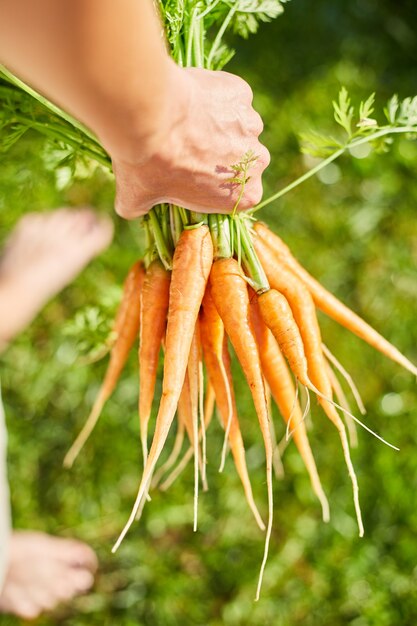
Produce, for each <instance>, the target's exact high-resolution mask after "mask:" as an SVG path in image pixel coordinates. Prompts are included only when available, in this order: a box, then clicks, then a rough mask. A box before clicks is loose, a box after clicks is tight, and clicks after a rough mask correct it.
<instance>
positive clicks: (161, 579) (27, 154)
mask: <svg viewBox="0 0 417 626" xmlns="http://www.w3.org/2000/svg"><path fill="white" fill-rule="evenodd" d="M358 6H359V5H358ZM358 6H357V5H356V4H354V3H351V5H349V6H348V7H343V5H342V4H340V5H338V4H335V3H332V2H330V1H329V0H319V1H318V2H317V3H315V7H314V10H312V9H311V6H310V4H309V3H307V2H306V1H305V0H293V2H292V3H289V4H288V5H287V7H286V12H285V14H284V16H283V17H282V18H280V20H278V21H277V22H276V23H275V24H269V25H265V26H263V27H262V29H261V31H260V34H259V35H258V36H257V37H255V38H253V39H252V40H248V42H243V43H242V42H239V43H237V42H236V43H237V45H238V46H239V47H238V53H237V56H236V59H235V60H234V61H233V64H232V65H231V66H230V68H229V69H230V70H231V71H236V72H238V73H240V74H241V75H242V76H244V77H245V78H247V79H248V80H249V82H251V83H252V85H253V86H254V89H255V104H256V106H257V108H258V109H259V110H260V112H261V113H262V115H263V117H264V120H265V123H266V130H265V133H264V141H265V143H266V144H267V145H268V147H269V148H270V150H271V153H272V163H271V166H270V168H269V170H268V172H267V174H266V176H265V180H266V194H269V193H273V192H274V191H275V190H276V189H278V188H279V187H281V186H283V185H284V184H286V183H287V182H289V181H290V180H291V179H292V178H294V177H296V176H298V175H300V174H301V173H302V172H303V171H304V170H305V168H306V163H305V161H304V160H303V158H302V157H301V156H300V154H299V148H298V144H297V140H296V134H297V132H298V131H300V130H306V129H309V128H311V127H314V128H317V129H319V130H326V129H327V126H328V124H329V121H330V116H331V100H332V99H334V98H335V97H336V96H337V93H338V91H339V88H340V85H341V84H345V85H346V86H347V88H348V89H349V91H350V92H351V93H352V95H353V97H354V98H356V99H357V100H358V101H359V100H360V99H363V98H364V97H367V95H369V93H370V92H371V91H376V93H377V95H378V99H379V101H380V102H384V101H385V100H386V99H387V98H388V97H389V96H390V95H392V93H394V92H397V93H398V94H399V96H400V97H405V96H407V95H413V92H412V90H413V88H415V85H414V76H415V63H414V59H415V58H416V48H417V43H416V37H415V34H414V32H413V31H411V30H410V29H411V26H410V25H411V24H412V23H413V22H412V16H413V12H414V13H415V9H414V7H413V5H412V3H411V2H409V3H407V2H405V3H401V6H398V7H397V6H396V7H393V6H392V5H391V3H388V2H382V3H378V4H376V3H373V2H371V0H368V1H365V2H364V3H361V10H360V11H359V8H358ZM43 151H44V148H43V144H42V140H41V139H39V138H37V137H36V136H35V135H28V136H27V138H26V139H24V140H22V142H21V143H20V144H17V145H16V146H15V148H14V149H13V152H11V153H10V154H9V155H7V157H5V156H3V155H2V157H1V168H0V223H1V239H2V240H4V238H5V236H6V233H7V232H8V231H9V230H10V229H11V228H12V226H13V224H14V223H15V222H16V221H17V220H18V218H19V217H20V216H22V215H23V214H24V213H25V212H26V211H28V210H39V209H44V208H53V207H56V206H61V205H63V204H71V205H77V204H86V203H92V204H94V205H95V206H97V207H98V208H99V209H100V210H104V211H108V212H110V211H111V206H112V194H113V186H112V181H111V180H109V179H108V178H106V177H104V176H103V175H102V174H101V173H100V171H96V172H95V173H94V174H93V176H92V178H91V179H86V178H83V177H80V178H79V180H75V181H74V182H73V183H71V184H70V185H68V186H66V187H64V188H57V186H56V180H55V173H54V172H53V171H51V170H48V169H46V167H45V159H44V158H41V155H42V154H43ZM416 162H417V143H416V142H414V143H413V142H407V141H406V140H405V139H401V140H399V141H398V142H397V143H396V144H395V146H394V148H393V149H392V151H391V152H390V153H389V154H387V155H374V156H371V157H370V158H369V159H354V158H349V157H343V158H342V160H341V161H340V162H338V163H337V170H335V171H334V172H333V174H334V176H335V177H336V178H338V180H337V182H334V183H333V184H324V183H323V182H321V181H320V180H317V179H314V180H310V181H309V182H307V183H306V184H305V185H304V186H302V187H299V188H298V189H297V190H296V191H294V192H292V193H291V194H288V195H287V196H285V198H283V199H282V200H281V201H279V202H278V203H276V204H275V205H274V206H272V207H270V208H268V209H266V210H265V211H264V212H263V213H262V216H263V217H264V219H265V220H267V221H268V222H269V223H270V224H272V225H273V226H274V228H275V229H276V230H277V231H278V232H280V234H281V235H282V237H283V238H284V239H285V240H286V241H287V243H288V244H289V245H290V246H291V248H292V249H293V252H294V253H295V254H296V255H297V256H298V257H299V259H300V260H301V261H302V262H303V263H304V265H305V266H306V267H307V268H308V269H309V270H310V271H311V272H312V273H313V274H314V275H316V276H317V277H318V278H319V279H320V280H321V281H322V282H323V284H325V285H326V286H327V287H329V288H330V289H331V290H332V291H333V292H334V293H335V294H336V295H338V296H339V297H340V298H341V299H343V300H344V301H345V302H346V303H347V304H349V305H350V306H352V308H354V310H355V311H357V312H358V313H359V314H360V315H362V316H363V317H364V318H365V319H366V320H367V321H369V322H370V323H371V324H372V325H374V326H375V328H376V329H378V330H379V331H381V332H382V333H383V334H384V335H385V336H386V337H387V338H388V339H390V340H391V341H392V342H393V343H394V344H395V345H397V346H398V347H399V348H400V349H401V350H402V351H403V352H404V353H405V354H406V355H407V356H408V357H409V358H411V359H412V360H413V359H414V362H416V361H417V350H416V345H417V325H416V323H415V319H416V295H417V272H416V261H417V220H416V206H417V185H416V183H415V167H416ZM115 223H116V235H115V240H114V243H113V245H112V246H111V248H110V249H109V250H108V251H107V252H106V253H105V254H103V255H102V256H101V257H100V258H99V259H97V260H95V261H94V262H93V263H92V264H91V265H90V267H89V268H88V269H87V270H86V271H85V272H84V273H83V275H82V276H80V277H79V278H78V279H77V280H76V281H75V283H74V284H73V285H71V286H70V287H68V288H67V289H66V290H65V291H64V292H63V293H62V294H61V295H60V296H59V297H58V298H56V299H55V300H54V301H53V302H52V303H50V304H49V305H48V306H47V308H46V309H45V310H44V311H43V313H42V314H41V315H40V316H39V318H38V319H37V320H36V322H35V323H34V324H33V325H32V327H31V328H30V329H29V330H28V331H27V332H26V333H25V334H24V335H22V336H21V337H20V338H19V339H18V340H17V341H16V342H15V344H14V345H13V346H12V347H11V348H10V349H9V350H8V352H7V353H6V354H5V355H4V356H3V359H2V368H1V369H2V386H3V390H4V397H5V406H6V412H7V417H8V425H9V434H10V481H11V485H12V501H13V510H14V518H15V524H16V526H18V527H25V528H39V529H43V530H45V531H48V532H52V533H59V534H61V535H65V536H73V535H75V536H78V537H80V538H82V539H84V540H86V541H88V542H90V543H91V544H92V545H93V547H94V548H95V549H97V551H98V553H99V556H100V560H101V570H100V574H99V577H98V580H97V585H96V588H95V590H94V592H93V593H92V594H90V595H88V596H85V597H83V598H80V599H78V600H77V601H76V602H74V603H73V604H72V605H71V606H70V607H63V608H62V609H60V610H58V611H57V612H56V613H54V615H52V616H51V617H44V618H42V619H41V620H40V621H39V623H40V624H42V626H51V625H52V624H60V625H61V624H62V625H63V626H84V625H87V624H88V625H89V626H91V625H92V626H95V625H97V626H98V625H100V626H103V625H104V626H107V625H109V626H110V625H111V626H113V625H114V624H118V625H119V624H120V625H121V626H133V625H134V626H137V625H142V624H143V625H152V626H171V625H173V626H174V625H175V626H176V625H180V624H181V625H183V624H185V625H188V624H189V625H193V626H194V625H198V626H200V625H201V626H206V625H210V626H220V625H222V626H223V625H226V626H246V625H249V624H250V625H251V626H264V625H265V624H267V625H273V626H275V625H278V626H298V625H299V624H300V625H301V624H302V625H303V626H319V625H320V626H321V625H322V624H326V625H327V624H332V625H335V626H336V625H337V626H338V625H339V624H340V625H344V624H350V625H352V626H369V625H375V626H376V625H377V626H392V625H393V624H413V623H416V622H417V608H416V607H417V592H416V589H417V584H416V583H417V568H416V563H417V543H416V541H415V529H416V527H417V516H416V510H417V507H416V498H415V493H416V483H417V455H416V454H415V447H416V444H417V435H416V432H417V430H416V427H415V426H416V419H417V411H416V406H417V394H416V387H415V380H414V379H413V378H412V376H411V375H408V374H407V373H405V372H402V371H401V370H400V369H399V367H398V366H396V365H395V364H393V363H390V362H388V361H387V360H386V359H384V358H383V357H382V356H380V355H379V354H377V353H376V352H374V351H373V350H372V349H371V348H369V347H368V346H366V345H365V344H363V343H362V342H361V341H360V340H358V339H356V338H354V337H352V336H351V335H349V333H347V332H346V331H344V330H343V329H340V328H338V327H337V326H336V325H335V324H334V323H333V322H330V321H328V320H327V319H325V318H324V317H321V318H320V321H321V324H322V328H323V334H324V337H325V341H326V343H327V344H328V345H329V346H330V347H331V348H332V350H333V352H334V353H335V354H336V355H337V356H338V357H339V358H340V360H341V361H342V362H343V363H344V365H345V366H346V367H347V368H348V369H349V371H350V372H351V373H352V375H353V376H354V378H355V380H356V381H357V383H358V386H359V388H360V390H361V392H362V394H363V397H364V400H365V403H366V405H367V408H368V415H367V417H366V420H367V423H368V424H369V425H370V427H371V428H373V429H375V430H377V431H378V432H379V433H381V434H382V435H383V436H384V437H385V438H386V439H388V440H389V441H390V442H392V443H394V444H396V445H398V446H399V447H400V448H401V450H400V452H394V451H393V450H391V449H389V448H387V447H385V446H383V445H382V444H381V443H380V442H378V441H377V440H375V439H374V438H372V437H371V436H370V435H368V434H367V433H365V432H363V431H361V432H360V433H359V448H358V449H357V450H354V451H353V453H352V456H353V461H354V464H355V467H356V470H357V474H358V480H359V484H360V498H361V503H362V508H363V513H364V523H365V537H364V538H363V539H362V540H361V539H359V538H358V536H357V529H356V523H355V519H354V511H353V505H352V497H351V487H350V482H349V480H348V477H347V473H346V470H345V466H344V463H343V459H342V454H341V451H340V445H339V441H338V437H337V434H336V431H335V430H334V429H333V428H332V427H331V426H330V425H329V424H328V423H327V422H326V420H325V418H324V417H323V415H322V413H321V412H320V410H319V409H318V408H317V407H316V406H314V407H313V420H312V422H313V428H312V430H311V431H310V437H311V442H312V446H313V449H314V452H315V454H316V458H317V463H318V466H319V469H320V473H321V476H322V481H323V484H324V487H325V490H326V492H327V494H328V496H329V499H330V506H331V521H330V524H328V525H325V524H323V523H322V521H321V518H320V509H319V505H318V503H317V502H316V501H315V499H314V497H313V495H312V493H311V489H310V485H309V481H308V478H307V476H306V472H305V470H304V468H303V466H302V463H301V461H300V459H299V457H298V455H297V453H296V451H295V449H294V446H293V445H291V446H290V447H289V448H288V450H287V452H286V453H285V456H284V466H285V470H286V476H285V478H284V480H283V481H277V482H276V483H275V521H274V532H273V538H272V542H271V549H270V557H269V561H268V565H267V569H266V573H265V581H264V587H263V593H262V597H261V601H260V602H259V603H257V604H254V602H253V597H254V593H255V588H256V581H257V576H258V570H259V565H260V561H261V558H262V551H263V539H262V535H261V534H260V533H259V532H258V530H257V527H256V525H255V523H254V522H253V520H252V518H251V515H250V513H249V511H248V510H247V507H246V505H245V502H244V498H243V494H242V492H241V487H240V484H239V481H238V478H237V476H236V472H235V470H234V468H233V465H232V462H231V460H230V459H228V461H227V464H226V468H225V471H224V473H223V474H222V475H219V474H218V472H217V466H218V460H219V455H220V450H221V444H222V437H221V432H220V428H219V427H218V425H217V423H216V424H213V428H212V429H211V432H210V433H209V441H208V450H209V466H208V479H209V485H210V490H209V492H208V493H207V494H204V495H202V496H201V498H200V524H199V531H198V532H197V533H193V532H192V506H193V503H192V489H193V476H192V468H191V467H190V468H189V471H188V472H185V473H184V475H183V477H182V478H181V479H180V480H179V481H178V482H177V483H176V484H175V485H174V486H173V488H172V489H171V490H169V491H168V492H167V493H164V494H162V493H156V494H155V496H154V497H153V500H152V502H151V503H149V505H148V506H147V507H146V509H145V513H144V517H143V520H142V522H141V523H140V524H139V525H136V526H135V527H134V528H133V529H132V530H131V532H130V533H129V535H128V537H127V539H126V541H125V543H124V544H123V546H122V548H121V549H120V551H119V553H118V554H117V555H116V556H112V555H111V554H110V549H111V546H112V544H113V542H114V540H115V538H116V537H117V535H118V533H119V531H120V530H121V528H122V526H123V524H124V522H125V520H126V518H127V515H128V514H129V512H130V507H131V505H132V502H133V497H134V494H135V490H136V487H137V482H138V479H139V476H140V467H141V458H140V446H139V436H138V424H137V416H136V402H137V367H136V358H135V355H134V354H132V358H131V361H130V362H129V366H128V368H127V369H126V372H125V374H124V375H123V378H122V380H121V383H120V385H119V387H118V389H117V391H116V393H115V394H114V397H113V398H112V399H111V400H110V401H109V403H108V405H107V407H106V410H105V411H104V414H103V419H102V421H101V423H100V425H99V426H98V428H97V431H96V432H95V434H94V436H93V437H92V439H91V441H90V442H89V443H88V445H87V446H86V449H85V450H84V452H83V453H82V455H81V456H80V458H79V460H78V462H77V464H76V466H75V467H74V469H73V470H72V471H71V472H68V471H64V470H63V469H62V459H63V457H64V454H65V452H66V450H67V449H68V447H69V445H70V443H71V442H72V440H73V437H74V435H75V434H76V432H78V429H79V428H80V426H81V424H82V423H83V420H84V418H85V416H86V415H87V413H88V409H89V407H90V405H91V402H92V398H93V396H94V393H95V391H96V390H97V387H98V385H99V382H100V380H101V376H102V374H103V371H104V366H105V363H104V362H100V363H96V364H93V365H89V366H82V365H80V364H79V362H78V361H77V345H76V341H75V339H74V337H72V336H70V335H68V334H66V333H65V328H67V327H68V323H69V322H68V320H71V319H72V318H74V316H75V314H76V313H77V312H78V311H80V310H81V311H82V310H84V309H85V308H86V307H91V306H95V307H99V308H100V310H103V311H104V312H105V314H106V315H107V313H108V311H110V310H112V307H114V303H115V300H116V297H117V290H115V287H114V286H115V285H120V284H121V282H122V280H123V277H124V274H125V272H126V271H127V268H128V267H129V264H130V263H131V262H132V261H133V260H135V258H136V257H137V256H139V255H140V254H141V253H142V251H143V247H142V246H143V239H142V236H141V235H140V233H139V231H138V228H137V226H136V225H135V224H134V223H127V222H123V221H122V220H119V219H118V218H116V217H115ZM235 373H236V386H237V391H238V393H237V395H238V400H239V410H240V414H241V421H242V429H243V431H244V436H245V443H246V447H247V450H248V462H249V464H250V471H251V475H252V480H253V485H254V490H255V494H256V497H257V501H258V502H259V503H260V506H261V508H262V509H263V511H264V512H265V511H266V494H265V477H264V466H263V448H262V442H261V437H260V434H259V430H258V426H257V423H256V419H255V417H254V414H253V409H252V406H251V400H250V398H249V394H248V391H247V389H246V385H245V383H244V382H243V380H242V377H241V375H240V372H239V368H238V367H237V366H236V368H235ZM275 417H276V424H277V429H278V431H279V433H280V434H281V435H282V434H283V432H284V429H283V427H282V425H280V421H279V416H278V415H276V416H275ZM19 623H20V622H19V620H16V619H12V618H6V617H3V618H0V624H11V625H16V624H19Z"/></svg>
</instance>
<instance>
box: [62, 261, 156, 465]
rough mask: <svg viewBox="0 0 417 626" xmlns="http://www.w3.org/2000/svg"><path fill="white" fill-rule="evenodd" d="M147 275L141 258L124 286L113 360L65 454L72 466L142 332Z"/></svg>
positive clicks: (115, 325)
mask: <svg viewBox="0 0 417 626" xmlns="http://www.w3.org/2000/svg"><path fill="white" fill-rule="evenodd" d="M144 278H145V269H144V267H143V264H142V262H141V261H137V262H136V263H134V265H133V266H132V267H131V268H130V270H129V272H128V274H127V277H126V280H125V282H124V286H123V294H122V300H121V302H120V305H119V309H118V311H117V314H116V319H115V323H114V333H115V339H114V344H113V346H112V349H111V351H110V360H109V364H108V366H107V370H106V374H105V377H104V380H103V383H102V385H101V387H100V391H99V393H98V395H97V398H96V400H95V402H94V404H93V408H92V409H91V413H90V415H89V416H88V418H87V421H86V423H85V425H84V427H83V429H82V430H81V432H80V434H79V435H78V437H77V438H76V440H75V441H74V443H73V444H72V446H71V448H70V449H69V451H68V452H67V454H66V456H65V458H64V466H65V467H71V466H72V464H73V463H74V461H75V459H76V458H77V456H78V454H79V452H80V450H81V449H82V447H83V446H84V444H85V442H86V441H87V439H88V437H89V436H90V434H91V432H92V431H93V429H94V427H95V425H96V424H97V421H98V419H99V417H100V414H101V411H102V410H103V407H104V405H105V403H106V402H107V400H108V399H109V397H110V396H111V394H112V393H113V391H114V388H115V387H116V384H117V381H118V380H119V377H120V374H121V373H122V370H123V368H124V366H125V364H126V361H127V358H128V356H129V352H130V349H131V347H132V345H133V343H134V341H135V339H136V337H137V335H138V331H139V323H140V294H141V290H142V286H143V282H144Z"/></svg>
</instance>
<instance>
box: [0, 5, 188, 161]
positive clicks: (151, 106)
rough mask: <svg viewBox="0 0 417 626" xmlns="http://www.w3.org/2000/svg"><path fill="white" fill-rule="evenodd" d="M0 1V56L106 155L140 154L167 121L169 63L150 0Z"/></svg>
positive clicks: (146, 154)
mask: <svg viewBox="0 0 417 626" xmlns="http://www.w3.org/2000/svg"><path fill="white" fill-rule="evenodd" d="M0 8H1V16H0V60H1V62H2V63H3V64H4V65H6V66H7V67H8V68H9V69H11V70H12V71H14V72H15V73H16V74H17V75H19V76H20V77H21V78H22V79H23V80H26V81H27V82H28V83H29V84H31V85H32V86H33V87H35V88H36V89H38V90H39V91H41V92H42V93H44V94H45V95H46V96H47V97H49V98H50V99H51V100H53V101H54V102H56V103H57V104H58V105H60V106H61V107H62V108H64V109H65V110H67V111H68V112H69V113H71V114H72V115H74V117H76V118H77V119H79V120H81V121H82V122H83V123H84V124H86V126H88V127H89V128H90V129H91V130H92V131H93V132H95V133H96V134H97V135H98V137H99V138H100V140H101V141H102V143H103V144H104V146H105V147H106V148H107V149H108V150H109V151H110V153H111V154H112V156H113V157H115V158H121V159H123V160H126V161H130V160H132V161H134V162H136V163H138V162H140V160H141V159H143V160H146V159H147V158H148V157H149V155H150V154H152V152H153V151H154V150H155V149H156V148H157V146H158V143H159V141H160V140H161V135H162V133H163V132H164V128H165V126H168V123H169V122H168V119H167V118H168V116H169V115H170V111H169V98H168V97H167V96H168V94H169V93H171V92H172V85H171V84H170V83H171V82H172V81H173V80H174V76H175V70H176V68H174V64H173V62H172V61H171V60H170V58H169V56H168V53H167V51H166V48H165V43H164V39H163V34H162V28H161V25H160V22H159V17H158V15H157V11H156V8H155V6H154V4H153V2H152V0H118V2H115V1H114V0H58V1H57V0H36V2H33V0H0ZM138 144H139V145H141V147H142V150H141V154H138Z"/></svg>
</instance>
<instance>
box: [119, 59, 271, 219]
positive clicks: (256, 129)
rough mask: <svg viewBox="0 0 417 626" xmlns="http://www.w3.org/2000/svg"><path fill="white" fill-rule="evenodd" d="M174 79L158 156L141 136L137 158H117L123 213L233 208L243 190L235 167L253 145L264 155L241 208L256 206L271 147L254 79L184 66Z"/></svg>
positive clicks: (156, 146)
mask: <svg viewBox="0 0 417 626" xmlns="http://www.w3.org/2000/svg"><path fill="white" fill-rule="evenodd" d="M170 83H171V87H170V90H169V92H170V94H171V97H169V98H168V101H167V108H166V115H165V120H164V122H163V123H161V125H160V129H159V132H158V136H157V137H156V136H154V137H153V138H152V145H153V147H154V148H153V152H152V155H151V156H149V157H146V158H145V160H143V158H141V155H142V154H143V149H142V148H141V144H140V142H138V146H137V153H138V159H137V160H136V161H132V160H123V159H121V158H120V155H118V157H117V158H113V167H114V171H115V175H116V211H117V213H118V214H119V215H121V216H122V217H125V218H127V219H132V218H136V217H139V216H141V215H143V214H145V213H146V212H147V211H149V209H151V208H152V206H154V205H155V204H157V203H159V202H171V203H174V204H178V205H180V206H183V207H185V208H187V209H190V210H193V211H198V212H203V213H227V212H231V211H232V210H233V207H234V205H235V203H236V200H237V198H238V196H239V193H240V191H241V188H240V186H239V184H237V183H234V184H232V183H230V182H228V181H229V180H230V179H231V178H232V177H233V175H234V172H233V170H232V169H231V168H230V166H231V165H233V164H235V163H238V162H239V161H241V159H242V157H243V156H244V154H245V153H246V152H248V151H249V150H251V151H252V152H253V153H254V155H256V157H257V159H256V161H255V162H254V163H253V165H252V167H251V168H250V170H249V176H250V179H249V180H248V182H247V183H246V186H245V190H244V194H243V197H242V199H241V201H240V203H239V207H238V210H244V209H248V208H251V207H253V206H254V205H255V204H257V203H258V202H259V201H260V199H261V197H262V183H261V175H262V172H263V170H264V169H265V168H266V167H267V165H268V164H269V152H268V150H267V149H266V148H265V147H264V146H263V145H262V144H261V143H260V142H259V140H258V137H259V135H260V133H261V132H262V130H263V123H262V120H261V118H260V116H259V115H258V113H257V112H256V111H255V110H254V109H253V108H252V91H251V89H250V87H249V85H248V84H247V83H246V82H245V81H244V80H242V79H241V78H239V77H237V76H234V75H233V74H229V73H227V72H212V71H210V70H203V69H196V68H185V69H184V68H180V67H178V66H176V65H172V72H171V75H170ZM110 153H111V149H110Z"/></svg>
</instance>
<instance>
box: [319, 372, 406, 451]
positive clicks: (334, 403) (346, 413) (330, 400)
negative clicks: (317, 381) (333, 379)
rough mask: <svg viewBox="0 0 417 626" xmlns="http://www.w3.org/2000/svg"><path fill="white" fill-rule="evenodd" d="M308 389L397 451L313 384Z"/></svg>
mask: <svg viewBox="0 0 417 626" xmlns="http://www.w3.org/2000/svg"><path fill="white" fill-rule="evenodd" d="M310 389H311V391H314V393H315V394H316V395H317V396H319V398H323V400H326V401H327V402H330V404H333V406H334V407H336V408H337V409H339V410H340V411H342V412H343V413H344V414H345V415H348V416H349V417H351V418H352V419H353V420H354V421H355V422H356V423H357V424H359V426H362V428H364V429H365V430H367V431H368V432H369V433H370V434H371V435H373V436H374V437H376V438H377V439H379V440H380V441H382V443H385V445H386V446H388V447H390V448H392V449H393V450H397V452H398V451H399V448H398V447H397V446H394V444H392V443H389V441H386V440H385V439H384V438H383V437H381V436H380V435H378V433H376V432H374V431H373V430H371V429H370V428H369V426H367V425H366V424H364V423H363V422H361V420H360V419H358V418H357V417H355V415H353V413H351V412H350V411H348V410H347V409H344V408H343V407H342V406H341V405H340V404H338V403H337V402H335V401H334V400H332V399H331V398H329V397H327V396H325V395H324V394H323V393H321V391H319V390H318V389H317V387H315V386H314V385H313V383H311V382H310Z"/></svg>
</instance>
